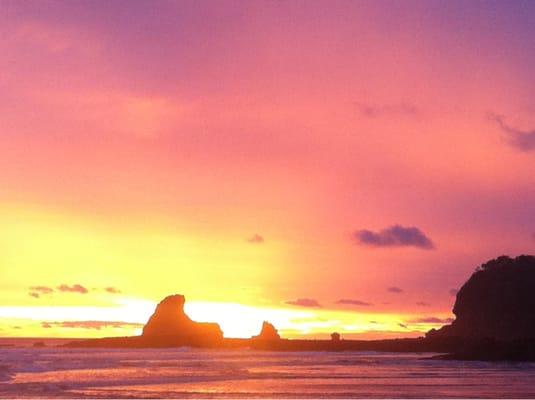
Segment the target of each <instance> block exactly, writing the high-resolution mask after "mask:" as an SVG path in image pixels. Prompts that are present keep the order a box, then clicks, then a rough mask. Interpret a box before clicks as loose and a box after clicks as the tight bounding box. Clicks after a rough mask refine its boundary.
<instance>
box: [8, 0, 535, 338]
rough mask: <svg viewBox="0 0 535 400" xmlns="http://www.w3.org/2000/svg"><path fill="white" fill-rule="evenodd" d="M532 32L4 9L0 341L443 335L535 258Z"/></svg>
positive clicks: (429, 17)
mask: <svg viewBox="0 0 535 400" xmlns="http://www.w3.org/2000/svg"><path fill="white" fill-rule="evenodd" d="M533 11H534V10H533V5H532V4H531V3H522V2H513V3H510V2H507V3H505V2H487V3H484V4H483V3H476V2H474V3H465V2H447V3H440V2H419V1H407V2H383V1H373V2H366V1H360V2H342V1H340V2H339V1H332V2H331V1H329V2H327V1H323V2H321V1H319V2H315V1H314V2H306V3H300V2H284V1H282V2H257V1H246V2H238V1H236V2H219V1H213V2H204V1H200V2H199V1H194V2H193V1H192V2H189V1H180V2H175V1H160V2H138V1H131V2H124V3H120V2H118V3H113V4H108V2H91V3H87V2H78V1H70V2H55V1H50V2H49V1H39V2H21V1H10V0H8V1H5V2H3V3H2V5H0V38H1V40H0V139H1V140H0V221H1V223H0V273H1V280H0V289H1V290H0V335H1V336H62V337H73V336H78V337H85V336H105V335H124V334H133V333H136V332H138V331H139V328H140V325H139V324H140V323H143V322H145V320H146V318H147V317H148V315H150V312H151V311H152V309H153V307H154V305H155V304H156V302H157V301H159V300H160V299H161V298H163V297H164V296H166V295H168V294H172V293H182V294H185V295H186V298H187V299H188V306H187V307H188V309H187V311H188V313H189V314H190V315H191V316H192V318H194V319H197V320H203V321H212V320H214V321H217V322H219V323H221V325H222V328H223V330H224V332H225V335H227V336H248V335H251V334H256V333H257V332H258V330H259V329H260V324H261V322H262V320H264V319H269V320H270V321H272V322H274V324H275V325H276V326H277V328H279V329H280V330H281V333H282V334H283V336H286V337H297V336H301V335H309V336H313V337H325V336H326V335H327V334H328V333H330V332H332V331H334V330H337V331H340V332H341V333H342V335H343V336H346V337H351V336H355V337H357V336H358V337H391V336H414V335H419V334H421V332H424V331H426V330H428V329H429V328H431V327H435V326H439V325H441V324H442V323H444V322H445V321H446V320H447V319H448V318H450V317H451V313H450V310H451V308H452V304H453V302H454V297H453V296H452V294H451V293H452V289H457V288H459V286H460V285H461V284H462V283H463V282H464V281H465V280H466V279H467V278H468V276H469V275H470V273H471V272H472V271H473V269H474V268H475V267H476V266H477V265H479V264H480V263H482V262H484V261H486V260H487V259H489V258H493V257H495V256H498V255H501V254H509V255H517V254H521V253H530V252H533V250H534V247H535V239H534V233H535V226H534V223H533V220H534V219H533V216H535V189H534V188H535V174H533V171H534V170H535V131H534V130H533V129H534V127H535V116H534V115H535V102H534V97H533V92H534V89H535V77H534V75H533V73H532V66H533V63H534V61H535V49H534V46H533V37H534V36H535V32H534V28H533V24H532V21H531V19H530V18H529V16H530V15H533ZM75 285H79V286H75ZM106 288H108V289H106ZM110 288H111V289H110ZM341 300H342V301H341ZM245 317H246V318H245Z"/></svg>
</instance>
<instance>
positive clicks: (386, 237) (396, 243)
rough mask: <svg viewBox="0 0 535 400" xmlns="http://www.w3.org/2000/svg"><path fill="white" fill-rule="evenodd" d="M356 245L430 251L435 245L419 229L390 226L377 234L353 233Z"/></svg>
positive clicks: (365, 231)
mask: <svg viewBox="0 0 535 400" xmlns="http://www.w3.org/2000/svg"><path fill="white" fill-rule="evenodd" d="M354 238H355V240H356V241H357V243H359V244H361V245H363V246H369V247H417V248H420V249H424V250H432V249H434V248H435V245H434V244H433V242H432V241H431V239H430V238H429V237H427V236H426V235H425V234H424V233H423V232H422V231H421V230H420V229H418V228H416V227H413V226H409V227H405V226H401V225H392V226H390V227H388V228H386V229H382V230H380V231H378V232H373V231H370V230H368V229H362V230H359V231H356V232H355V233H354Z"/></svg>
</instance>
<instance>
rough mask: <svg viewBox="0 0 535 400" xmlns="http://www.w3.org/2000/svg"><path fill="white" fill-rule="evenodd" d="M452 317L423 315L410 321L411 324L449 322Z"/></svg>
mask: <svg viewBox="0 0 535 400" xmlns="http://www.w3.org/2000/svg"><path fill="white" fill-rule="evenodd" d="M452 321H453V319H452V318H438V317H422V318H416V319H413V320H410V321H408V323H410V324H449V323H450V322H452Z"/></svg>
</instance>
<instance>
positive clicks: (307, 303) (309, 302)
mask: <svg viewBox="0 0 535 400" xmlns="http://www.w3.org/2000/svg"><path fill="white" fill-rule="evenodd" d="M285 303H286V304H289V305H292V306H299V307H321V305H320V303H319V302H318V301H317V300H316V299H307V298H301V299H297V300H288V301H286V302H285Z"/></svg>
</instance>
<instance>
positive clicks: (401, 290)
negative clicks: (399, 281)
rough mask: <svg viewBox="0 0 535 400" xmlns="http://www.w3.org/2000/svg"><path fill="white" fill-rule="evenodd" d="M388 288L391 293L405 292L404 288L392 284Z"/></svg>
mask: <svg viewBox="0 0 535 400" xmlns="http://www.w3.org/2000/svg"><path fill="white" fill-rule="evenodd" d="M386 290H388V291H389V292H390V293H403V289H401V288H398V287H397V286H391V287H389V288H388V289H386Z"/></svg>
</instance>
